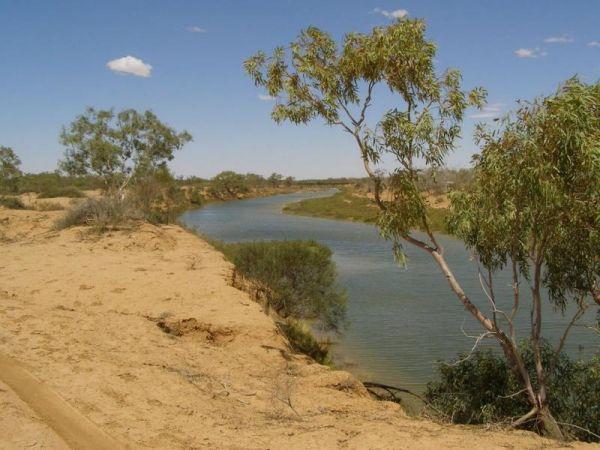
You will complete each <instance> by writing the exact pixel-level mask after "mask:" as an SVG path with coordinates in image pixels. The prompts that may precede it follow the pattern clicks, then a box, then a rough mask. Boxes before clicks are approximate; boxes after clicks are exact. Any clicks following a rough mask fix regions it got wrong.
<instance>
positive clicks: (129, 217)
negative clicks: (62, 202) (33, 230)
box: [56, 197, 144, 230]
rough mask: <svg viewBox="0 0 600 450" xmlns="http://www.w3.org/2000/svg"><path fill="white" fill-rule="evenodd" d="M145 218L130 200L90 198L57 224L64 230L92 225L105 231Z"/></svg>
mask: <svg viewBox="0 0 600 450" xmlns="http://www.w3.org/2000/svg"><path fill="white" fill-rule="evenodd" d="M143 218H144V217H143V215H142V214H141V213H140V212H139V211H138V210H137V209H136V208H135V207H134V206H133V205H132V204H131V202H130V201H128V200H121V199H119V198H117V197H101V198H98V199H93V198H89V199H87V200H85V201H84V202H81V203H78V204H76V205H74V206H73V207H71V209H69V210H68V211H67V213H66V214H65V215H64V217H62V218H61V219H59V220H58V221H57V222H56V227H57V228H58V229H64V228H69V227H74V226H84V225H91V226H94V227H95V228H97V229H99V230H104V229H107V228H111V227H118V226H121V225H124V224H127V223H128V222H131V221H135V220H141V219H143Z"/></svg>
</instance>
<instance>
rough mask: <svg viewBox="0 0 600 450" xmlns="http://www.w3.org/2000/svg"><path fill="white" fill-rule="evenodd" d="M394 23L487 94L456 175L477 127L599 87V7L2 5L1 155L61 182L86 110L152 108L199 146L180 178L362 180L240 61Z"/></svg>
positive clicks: (350, 161) (346, 142) (347, 144)
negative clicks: (421, 23)
mask: <svg viewBox="0 0 600 450" xmlns="http://www.w3.org/2000/svg"><path fill="white" fill-rule="evenodd" d="M400 16H408V17H413V18H414V17H418V18H423V19H425V21H426V23H427V36H428V38H430V39H432V40H434V41H435V42H436V43H437V45H438V54H437V56H436V63H437V67H438V68H439V69H440V70H443V69H445V68H447V67H453V68H457V69H459V70H461V71H462V74H463V81H464V87H465V88H472V87H475V86H483V87H485V88H486V89H487V90H488V93H489V95H488V101H489V105H488V107H487V108H486V109H485V110H483V111H470V112H469V114H468V117H467V118H466V120H465V123H464V127H463V139H462V140H461V142H460V143H459V148H458V149H457V150H456V151H455V152H454V153H453V154H451V155H450V156H449V157H448V160H447V163H448V166H450V167H455V168H457V167H465V166H467V165H468V164H469V161H470V159H471V155H472V154H473V153H476V152H477V147H476V146H475V144H474V143H473V139H472V133H473V127H474V124H475V123H476V122H477V121H481V120H484V121H486V120H487V121H489V120H491V119H492V118H493V117H495V116H498V115H501V114H503V113H505V112H507V111H508V110H510V108H512V107H514V102H515V100H517V99H533V98H534V97H536V96H538V95H543V94H549V93H551V92H552V91H554V90H555V89H556V87H557V86H558V85H559V84H560V82H562V81H564V80H566V79H567V78H569V77H571V76H573V75H579V76H580V77H581V78H582V79H583V80H584V81H587V82H596V81H598V80H599V79H600V1H593V0H587V1H577V0H575V1H573V0H571V1H557V0H553V1H551V0H537V1H534V0H529V1H522V0H521V1H512V0H502V1H501V0H486V1H482V0H479V1H475V0H453V1H449V0H444V1H442V0H437V1H433V0H402V1H396V0H393V1H391V0H374V1H370V0H368V1H365V0H343V1H337V0H336V1H324V0H321V1H313V0H302V1H291V0H276V1H272V0H268V1H267V0H264V1H262V0H253V1H249V0H246V1H242V0H238V1H233V0H220V1H200V0H197V1H191V0H189V1H183V0H180V1H178V0H169V1H167V0H164V1H158V0H144V1H133V0H119V1H117V0H95V1H87V0H71V1H66V0H54V1H51V0H39V1H36V0H27V1H21V0H0V145H5V146H10V147H12V148H13V149H14V150H15V151H16V152H17V154H18V155H19V156H20V157H21V160H22V161H23V166H22V168H23V170H25V171H27V172H39V171H52V170H55V169H56V163H57V160H58V159H60V158H61V156H62V154H63V151H64V149H63V148H62V147H61V145H60V144H59V141H58V136H59V133H60V130H61V127H62V126H64V125H68V124H69V123H70V122H71V121H72V120H73V119H74V118H75V117H76V116H77V115H78V114H80V113H82V112H83V111H84V109H85V108H86V107H87V106H94V107H96V108H111V107H112V108H115V109H117V110H119V109H123V108H136V109H139V110H144V109H152V110H153V111H154V112H155V113H156V114H157V115H158V116H159V118H160V119H161V120H163V121H165V122H166V123H168V124H169V125H171V126H173V127H174V128H176V129H178V130H182V129H186V130H187V131H189V132H190V133H191V134H192V135H193V136H194V141H193V142H192V143H190V144H188V145H186V146H185V148H184V149H183V150H181V151H180V152H179V153H178V154H177V157H176V159H175V160H174V161H173V163H172V164H171V167H172V169H173V170H174V172H175V173H176V174H178V175H184V176H188V175H197V176H201V177H212V176H214V175H215V174H217V173H218V172H220V171H222V170H235V171H237V172H243V173H246V172H255V173H260V174H263V175H268V174H270V173H272V172H279V173H282V174H285V175H286V176H288V175H291V176H294V177H296V178H324V177H337V176H362V175H363V173H362V171H361V167H362V166H361V164H360V160H359V154H358V152H357V150H356V148H355V146H354V145H353V141H352V140H351V139H350V138H349V136H347V135H345V134H344V133H343V132H342V131H341V130H340V129H337V128H331V127H327V126H325V125H323V124H322V123H321V122H318V121H314V122H312V123H311V124H309V125H308V126H294V125H290V124H284V125H277V124H275V123H273V121H272V120H271V118H270V111H271V108H272V106H273V101H272V100H270V99H268V98H267V97H266V96H265V95H264V94H265V93H264V92H262V91H261V90H260V89H258V88H256V87H255V86H254V85H253V83H252V82H251V80H250V79H249V78H248V77H247V76H246V75H245V74H244V72H243V70H242V63H243V61H244V59H246V58H247V57H249V56H250V55H252V54H253V53H255V52H256V51H257V50H261V49H262V50H265V51H270V50H272V49H273V47H275V46H277V45H280V44H287V43H289V42H291V41H292V40H293V39H294V38H295V37H296V36H297V35H298V32H299V31H300V30H301V29H303V28H306V27H308V26H310V25H314V26H318V27H320V28H322V29H324V30H327V31H328V32H330V33H331V34H332V35H333V36H334V38H336V39H338V40H339V39H341V38H342V37H343V35H344V34H345V33H347V32H350V31H358V32H369V31H370V30H371V29H372V28H373V27H375V26H382V25H386V24H389V23H391V22H392V21H393V20H395V17H400ZM394 102H395V99H394V98H393V97H391V96H390V95H389V94H388V93H387V92H385V91H379V92H378V93H377V96H376V98H375V99H374V103H375V104H376V105H379V107H380V108H381V111H383V109H384V108H385V107H388V106H394ZM381 111H378V110H377V107H376V108H375V112H376V113H378V112H381Z"/></svg>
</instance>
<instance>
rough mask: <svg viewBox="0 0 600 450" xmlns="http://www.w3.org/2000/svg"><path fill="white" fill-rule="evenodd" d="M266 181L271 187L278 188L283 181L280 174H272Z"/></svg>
mask: <svg viewBox="0 0 600 450" xmlns="http://www.w3.org/2000/svg"><path fill="white" fill-rule="evenodd" d="M267 181H268V182H269V184H270V185H271V186H273V187H279V185H280V184H281V182H282V181H283V175H281V174H280V173H275V172H274V173H272V174H271V175H269V178H267Z"/></svg>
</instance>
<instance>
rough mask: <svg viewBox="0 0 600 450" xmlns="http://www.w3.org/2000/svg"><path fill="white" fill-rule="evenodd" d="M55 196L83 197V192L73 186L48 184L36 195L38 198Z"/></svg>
mask: <svg viewBox="0 0 600 450" xmlns="http://www.w3.org/2000/svg"><path fill="white" fill-rule="evenodd" d="M56 197H69V198H83V197H85V194H84V193H83V192H81V191H80V190H79V189H77V188H76V187H75V186H48V187H47V188H46V189H44V190H42V191H41V192H40V194H39V195H38V198H56Z"/></svg>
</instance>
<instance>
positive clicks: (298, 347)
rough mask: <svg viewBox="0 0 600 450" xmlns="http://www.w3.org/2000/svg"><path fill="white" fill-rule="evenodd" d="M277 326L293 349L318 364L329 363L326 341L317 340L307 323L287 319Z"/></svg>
mask: <svg viewBox="0 0 600 450" xmlns="http://www.w3.org/2000/svg"><path fill="white" fill-rule="evenodd" d="M278 326H279V329H280V330H281V331H282V332H283V334H285V336H286V337H287V339H288V341H289V343H290V346H291V347H292V348H293V349H294V350H295V351H297V352H300V353H304V354H305V355H308V356H310V357H311V358H312V359H314V360H315V361H317V362H318V363H320V364H331V360H330V359H329V348H328V345H327V343H325V342H319V341H318V340H317V339H316V338H315V336H314V335H313V333H312V332H311V330H310V327H309V326H308V325H306V324H305V323H303V322H301V321H298V320H294V319H287V320H286V321H285V322H280V323H278Z"/></svg>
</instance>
